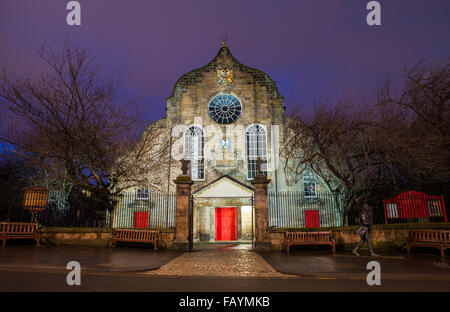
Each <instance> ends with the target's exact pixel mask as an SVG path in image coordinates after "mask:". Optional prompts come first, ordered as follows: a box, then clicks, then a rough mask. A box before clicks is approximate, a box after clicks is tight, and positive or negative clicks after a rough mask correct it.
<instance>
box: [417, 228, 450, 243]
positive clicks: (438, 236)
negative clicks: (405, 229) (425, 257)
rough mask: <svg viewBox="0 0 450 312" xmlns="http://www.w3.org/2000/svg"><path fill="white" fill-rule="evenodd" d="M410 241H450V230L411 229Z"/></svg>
mask: <svg viewBox="0 0 450 312" xmlns="http://www.w3.org/2000/svg"><path fill="white" fill-rule="evenodd" d="M409 240H410V241H416V242H417V241H420V242H445V243H450V231H439V230H410V231H409Z"/></svg>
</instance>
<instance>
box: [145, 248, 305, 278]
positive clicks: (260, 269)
mask: <svg viewBox="0 0 450 312" xmlns="http://www.w3.org/2000/svg"><path fill="white" fill-rule="evenodd" d="M146 274H149V275H162V276H209V277H268V278H296V276H295V275H289V274H283V273H279V272H277V271H275V270H274V269H273V268H272V267H271V266H270V265H269V264H268V263H267V262H266V261H265V260H264V259H263V258H262V257H261V256H260V255H258V254H257V253H255V252H252V251H250V250H249V248H248V247H247V246H245V245H237V246H233V245H215V246H201V247H197V248H194V251H192V252H186V253H184V254H183V255H181V256H179V257H177V258H175V259H174V260H172V261H170V262H168V263H166V264H165V265H163V266H162V267H161V268H159V269H158V270H154V271H149V272H147V273H146Z"/></svg>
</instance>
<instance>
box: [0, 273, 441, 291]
mask: <svg viewBox="0 0 450 312" xmlns="http://www.w3.org/2000/svg"><path fill="white" fill-rule="evenodd" d="M66 274H67V273H66V272H65V271H62V270H57V269H54V270H53V271H51V270H46V271H40V272H38V271H33V270H30V271H28V272H24V270H21V271H13V270H11V269H8V270H6V269H2V271H0V291H89V292H92V291H121V292H122V291H125V292H127V291H152V292H154V291H158V292H173V291H176V292H185V291H189V292H211V291H214V292H216V291H220V292H248V291H251V292H274V291H275V292H299V291H369V292H372V291H388V292H392V291H426V292H436V291H446V292H449V291H450V280H448V279H407V278H403V279H400V278H395V279H394V278H383V276H382V277H381V284H382V285H381V286H368V285H367V283H366V281H365V279H362V278H358V279H353V278H349V277H347V278H345V277H343V278H335V279H328V278H326V277H321V278H317V277H314V278H313V277H311V278H286V279H282V278H241V277H240V278H220V277H214V278H213V277H209V278H207V277H179V276H178V277H170V276H152V275H145V274H141V273H133V274H131V273H112V272H110V273H107V272H102V273H100V272H98V273H95V272H85V273H83V274H82V276H81V285H80V286H68V285H67V284H66Z"/></svg>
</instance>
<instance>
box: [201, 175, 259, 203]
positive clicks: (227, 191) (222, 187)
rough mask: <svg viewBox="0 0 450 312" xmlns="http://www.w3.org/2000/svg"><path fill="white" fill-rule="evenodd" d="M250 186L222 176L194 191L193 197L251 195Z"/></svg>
mask: <svg viewBox="0 0 450 312" xmlns="http://www.w3.org/2000/svg"><path fill="white" fill-rule="evenodd" d="M252 196H253V190H252V188H251V187H249V186H247V185H245V184H243V183H241V182H239V181H237V180H235V179H233V178H231V177H229V176H223V177H221V178H220V179H218V180H216V181H213V182H211V183H210V184H208V185H207V186H205V187H203V188H202V189H200V190H198V191H197V192H195V193H194V197H195V198H214V197H230V198H232V197H241V198H242V197H252Z"/></svg>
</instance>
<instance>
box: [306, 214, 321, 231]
mask: <svg viewBox="0 0 450 312" xmlns="http://www.w3.org/2000/svg"><path fill="white" fill-rule="evenodd" d="M305 223H306V224H305V225H306V227H307V228H315V227H320V221H319V210H305Z"/></svg>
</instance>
